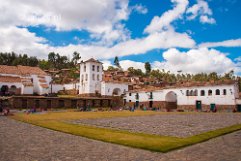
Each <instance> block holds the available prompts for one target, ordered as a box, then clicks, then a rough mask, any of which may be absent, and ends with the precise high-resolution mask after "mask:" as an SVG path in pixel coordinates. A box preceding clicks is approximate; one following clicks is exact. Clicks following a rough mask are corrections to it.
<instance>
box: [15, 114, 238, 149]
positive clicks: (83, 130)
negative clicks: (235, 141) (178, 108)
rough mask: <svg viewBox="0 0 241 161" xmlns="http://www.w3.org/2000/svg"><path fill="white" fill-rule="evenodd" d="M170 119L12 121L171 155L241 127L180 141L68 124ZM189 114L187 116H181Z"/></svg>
mask: <svg viewBox="0 0 241 161" xmlns="http://www.w3.org/2000/svg"><path fill="white" fill-rule="evenodd" d="M157 114H158V115H167V114H171V113H161V112H153V111H145V112H144V111H135V112H129V111H122V112H119V111H116V112H73V111H69V112H49V113H46V114H30V115H26V114H17V115H14V116H12V118H13V119H16V120H19V121H23V122H26V123H30V124H34V125H37V126H41V127H45V128H48V129H52V130H56V131H61V132H65V133H70V134H73V135H78V136H83V137H86V138H90V139H95V140H101V141H105V142H110V143H115V144H121V145H125V146H130V147H134V148H141V149H146V150H151V151H158V152H168V151H170V150H174V149H178V148H181V147H185V146H189V145H193V144H196V143H199V142H203V141H206V140H209V139H211V138H214V137H217V136H221V135H224V134H227V133H231V132H234V131H237V130H241V124H239V125H234V126H230V127H226V128H222V129H218V130H214V131H209V132H206V133H202V134H199V135H195V136H191V137H186V138H178V137H171V136H157V135H151V134H143V133H131V132H128V131H123V130H113V129H106V128H98V127H92V126H85V125H76V124H71V123H69V122H67V121H70V120H79V119H95V118H111V117H127V116H145V115H157ZM181 114H184V115H185V114H188V113H181Z"/></svg>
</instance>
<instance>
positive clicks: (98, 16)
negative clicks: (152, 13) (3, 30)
mask: <svg viewBox="0 0 241 161" xmlns="http://www.w3.org/2000/svg"><path fill="white" fill-rule="evenodd" d="M128 3H129V0H111V1H110V0H88V1H86V0H69V1H64V0H55V1H49V0H41V1H29V0H23V1H19V0H8V1H5V0H0V10H1V16H0V24H1V26H2V27H9V26H37V25H44V26H47V27H54V28H56V30H73V29H77V30H87V31H88V32H90V33H93V34H94V35H95V36H97V35H98V36H101V35H104V37H103V39H104V40H105V41H107V40H108V38H110V39H111V40H112V39H113V38H117V39H120V38H122V37H124V36H123V35H125V34H126V32H125V29H124V27H123V26H122V27H119V26H120V25H119V24H120V23H121V21H123V20H127V19H128V17H129V14H130V12H129V8H128ZM108 35H110V37H108ZM113 35H114V36H113Z"/></svg>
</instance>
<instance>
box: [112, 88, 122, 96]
mask: <svg viewBox="0 0 241 161" xmlns="http://www.w3.org/2000/svg"><path fill="white" fill-rule="evenodd" d="M112 95H113V96H120V95H121V90H120V88H115V89H114V90H113V92H112Z"/></svg>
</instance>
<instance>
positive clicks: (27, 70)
mask: <svg viewBox="0 0 241 161" xmlns="http://www.w3.org/2000/svg"><path fill="white" fill-rule="evenodd" d="M17 68H18V69H19V70H20V72H21V75H32V74H34V75H41V76H43V75H47V73H46V72H44V71H43V70H42V69H40V68H39V67H30V66H22V65H18V66H17Z"/></svg>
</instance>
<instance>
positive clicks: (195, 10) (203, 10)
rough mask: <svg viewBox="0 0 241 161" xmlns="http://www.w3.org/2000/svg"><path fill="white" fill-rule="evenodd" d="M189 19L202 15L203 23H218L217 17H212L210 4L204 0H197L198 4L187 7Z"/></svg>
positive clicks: (201, 20)
mask: <svg viewBox="0 0 241 161" xmlns="http://www.w3.org/2000/svg"><path fill="white" fill-rule="evenodd" d="M186 13H187V19H188V20H193V19H195V18H196V17H198V16H199V17H200V18H199V19H200V22H201V23H209V24H214V23H216V21H215V19H214V18H212V15H213V13H212V10H211V9H210V8H209V5H208V3H207V2H206V1H204V0H197V4H195V5H193V6H192V7H190V8H188V9H187V12H186Z"/></svg>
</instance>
